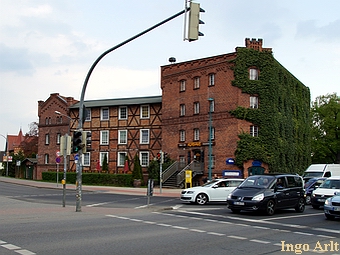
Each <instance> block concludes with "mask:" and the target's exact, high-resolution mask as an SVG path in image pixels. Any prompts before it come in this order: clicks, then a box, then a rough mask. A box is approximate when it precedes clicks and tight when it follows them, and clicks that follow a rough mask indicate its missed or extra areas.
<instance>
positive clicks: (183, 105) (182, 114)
mask: <svg viewBox="0 0 340 255" xmlns="http://www.w3.org/2000/svg"><path fill="white" fill-rule="evenodd" d="M179 108H180V113H179V114H180V116H185V104H181V105H180V106H179Z"/></svg>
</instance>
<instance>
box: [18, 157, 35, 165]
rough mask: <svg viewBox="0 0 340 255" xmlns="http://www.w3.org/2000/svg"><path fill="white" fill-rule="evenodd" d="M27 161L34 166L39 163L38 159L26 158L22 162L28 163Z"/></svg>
mask: <svg viewBox="0 0 340 255" xmlns="http://www.w3.org/2000/svg"><path fill="white" fill-rule="evenodd" d="M26 161H29V162H31V163H33V164H37V163H38V159H37V158H25V159H24V160H23V161H22V162H23V163H24V162H26Z"/></svg>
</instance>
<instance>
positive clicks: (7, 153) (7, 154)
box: [0, 134, 9, 176]
mask: <svg viewBox="0 0 340 255" xmlns="http://www.w3.org/2000/svg"><path fill="white" fill-rule="evenodd" d="M0 135H1V136H2V137H3V138H5V140H6V176H8V156H9V152H8V139H7V137H5V136H4V135H2V134H0Z"/></svg>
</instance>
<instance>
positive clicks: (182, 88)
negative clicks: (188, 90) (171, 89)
mask: <svg viewBox="0 0 340 255" xmlns="http://www.w3.org/2000/svg"><path fill="white" fill-rule="evenodd" d="M179 84H180V88H179V91H180V92H182V91H185V80H181V81H180V82H179Z"/></svg>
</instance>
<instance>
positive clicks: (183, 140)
mask: <svg viewBox="0 0 340 255" xmlns="http://www.w3.org/2000/svg"><path fill="white" fill-rule="evenodd" d="M179 141H180V142H185V130H180V131H179Z"/></svg>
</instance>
